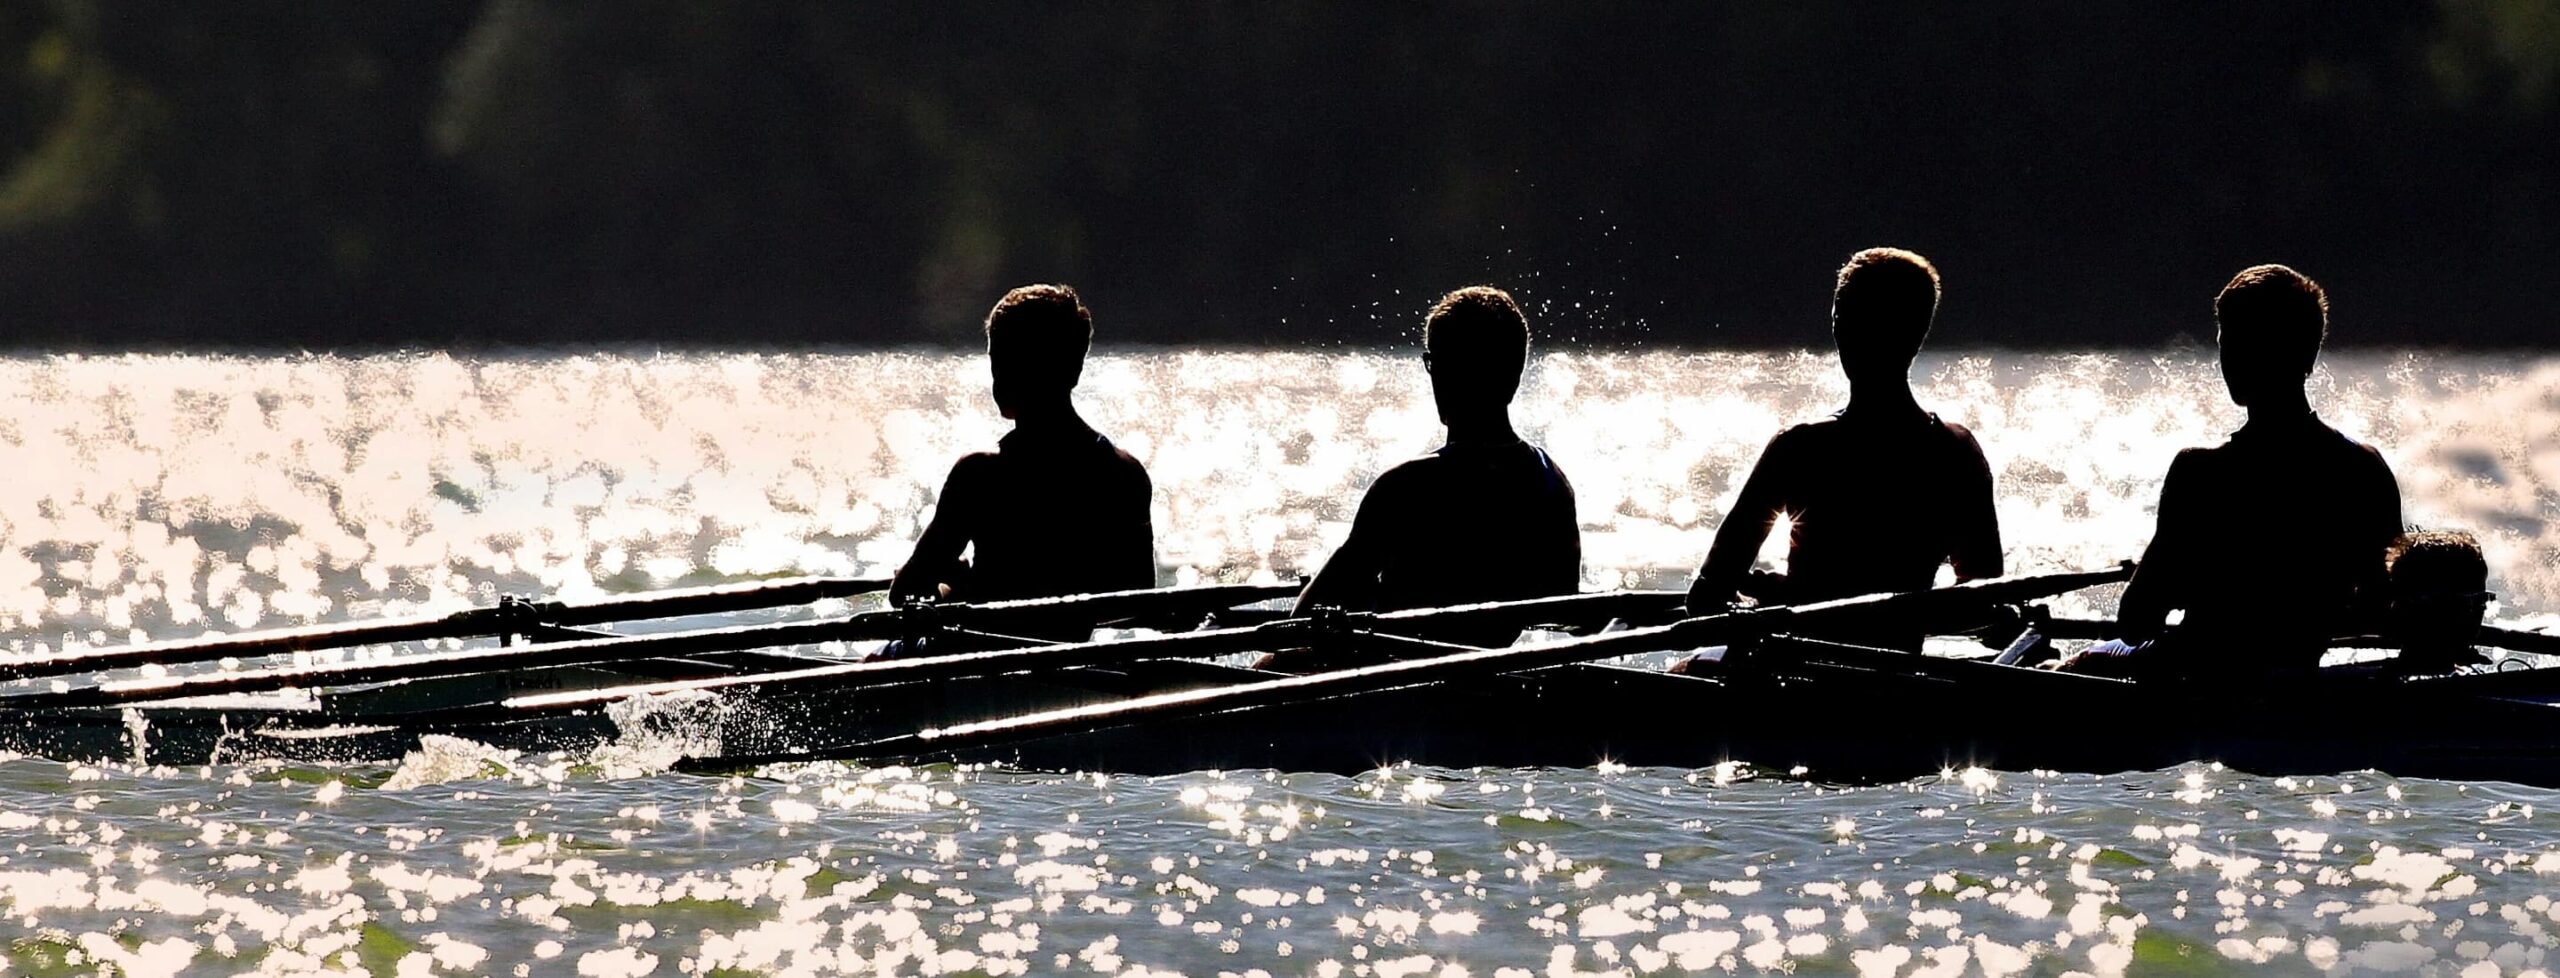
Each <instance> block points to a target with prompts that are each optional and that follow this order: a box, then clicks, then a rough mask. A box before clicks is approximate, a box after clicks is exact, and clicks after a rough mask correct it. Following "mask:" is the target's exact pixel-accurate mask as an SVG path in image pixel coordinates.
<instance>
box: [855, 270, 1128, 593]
mask: <svg viewBox="0 0 2560 978" xmlns="http://www.w3.org/2000/svg"><path fill="white" fill-rule="evenodd" d="M986 332H987V363H988V367H989V370H990V372H991V373H992V374H993V378H994V395H995V401H996V407H997V409H998V410H1000V411H1001V412H1002V413H1003V414H1004V416H1005V417H1006V418H1009V419H1012V420H1013V421H1014V430H1013V432H1012V433H1011V434H1008V435H1006V436H1004V438H1002V439H1000V440H998V442H997V443H996V450H995V451H992V452H976V453H972V454H970V455H967V456H964V457H962V458H961V459H960V461H959V462H958V463H957V464H955V465H953V466H952V467H951V476H950V478H949V479H948V480H947V481H946V482H945V483H944V484H943V489H942V494H941V496H940V497H939V498H938V499H936V501H935V504H934V515H933V521H932V523H931V524H930V525H928V526H926V527H925V531H924V534H923V536H921V537H919V538H918V539H917V541H916V547H915V553H914V555H913V556H912V557H911V558H910V559H909V560H908V562H907V564H906V566H905V567H902V568H900V569H899V571H898V576H897V580H896V582H895V583H894V584H893V585H892V587H891V589H890V596H891V598H892V599H893V600H896V601H899V602H901V603H905V602H912V601H915V600H917V599H920V598H926V597H947V598H951V599H957V600H966V601H972V602H984V601H1003V600H1012V599H1018V598H1040V597H1054V596H1059V595H1067V594H1085V593H1093V592H1101V591H1127V590H1137V589H1141V588H1150V587H1154V586H1155V584H1156V561H1155V532H1154V525H1153V517H1152V515H1151V514H1152V507H1153V498H1152V497H1153V495H1154V488H1153V486H1152V485H1151V484H1150V482H1149V481H1148V479H1147V472H1146V469H1145V468H1144V467H1143V466H1141V465H1139V464H1138V460H1137V459H1135V458H1132V457H1130V455H1129V453H1127V452H1125V451H1121V450H1120V449H1119V448H1117V447H1115V446H1113V445H1112V444H1111V440H1110V439H1109V438H1106V437H1104V436H1103V435H1102V434H1101V433H1099V432H1097V431H1095V430H1093V428H1092V426H1090V425H1088V424H1086V423H1085V421H1084V418H1083V417H1082V416H1080V415H1078V414H1077V413H1076V409H1075V404H1074V401H1073V393H1074V390H1075V385H1076V380H1077V378H1078V377H1080V376H1081V375H1082V373H1083V370H1084V358H1085V354H1086V352H1087V350H1088V349H1090V347H1091V345H1092V342H1093V316H1092V313H1091V312H1090V311H1088V310H1087V309H1086V308H1085V306H1084V302H1083V300H1082V299H1081V298H1080V297H1078V296H1077V295H1076V292H1075V290H1074V289H1072V288H1069V287H1067V286H1063V285H1028V286H1024V287H1022V288H1018V289H1015V290H1013V291H1011V292H1008V293H1006V294H1005V297H1004V298H1003V299H1002V300H999V301H998V302H997V303H996V305H995V308H994V309H993V310H991V311H989V312H988V313H987V322H986ZM964 552H965V559H964Z"/></svg>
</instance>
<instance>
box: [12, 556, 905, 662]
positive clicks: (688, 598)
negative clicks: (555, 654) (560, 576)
mask: <svg viewBox="0 0 2560 978" xmlns="http://www.w3.org/2000/svg"><path fill="white" fill-rule="evenodd" d="M888 586H889V582H887V581H884V580H874V579H868V578H835V577H827V578H794V579H790V580H780V581H759V582H755V583H748V584H717V585H712V586H709V587H700V588H682V589H677V590H671V591H652V592H645V593H639V594H627V595H614V596H611V597H605V598H597V599H594V600H590V601H579V602H560V603H549V604H529V605H528V604H516V605H497V606H494V607H486V608H471V609H467V610H463V611H457V612H452V613H449V614H442V615H418V616H410V617H403V618H387V619H376V620H372V621H350V622H337V623H332V624H327V625H306V626H301V627H296V628H278V629H271V630H266V631H260V632H254V633H251V634H247V635H222V636H216V637H212V638H192V639H178V640H173V641H167V642H151V643H147V644H143V645H129V646H123V647H119V648H106V649H80V650H75V651H64V652H59V653H54V654H51V655H43V656H29V657H24V658H12V659H6V660H0V679H29V678H42V677H46V676H68V675H79V674H82V673H91V672H107V671H110V670H115V669H130V668H135V667H138V666H146V665H164V666H169V665H184V664H188V663H195V662H212V661H215V660H217V659H248V658H255V657H258V656H267V655H288V654H291V653H295V652H309V651H315V650H319V649H337V648H349V647H353V646H360V645H390V644H394V643H399V642H421V641H428V640H433V639H445V638H467V637H473V636H479V635H493V634H497V633H499V632H502V631H506V630H507V629H509V628H510V627H513V626H515V625H517V624H519V623H526V624H530V623H537V622H538V623H543V624H552V625H565V626H570V627H576V626H580V625H595V624H602V623H605V622H613V621H631V620H635V619H641V618H679V617H686V616H691V615H711V614H722V613H727V612H735V611H746V610H751V609H755V608H772V607H779V606H782V605H791V604H807V603H810V602H815V601H819V600H824V599H827V598H844V597H852V596H855V595H860V594H869V593H872V592H875V591H881V590H885V589H887V588H888Z"/></svg>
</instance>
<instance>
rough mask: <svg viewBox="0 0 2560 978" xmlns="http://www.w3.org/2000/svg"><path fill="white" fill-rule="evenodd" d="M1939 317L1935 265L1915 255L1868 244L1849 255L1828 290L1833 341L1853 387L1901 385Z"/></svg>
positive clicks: (1908, 374) (1936, 270)
mask: <svg viewBox="0 0 2560 978" xmlns="http://www.w3.org/2000/svg"><path fill="white" fill-rule="evenodd" d="M1937 318H1938V269H1937V266H1935V265H1931V264H1929V260H1928V259H1926V258H1922V257H1920V256H1919V255H1918V254H1917V253H1914V252H1910V251H1905V250H1903V249H1900V248H1869V249H1867V250H1865V251H1861V252H1859V253H1857V254H1854V255H1851V256H1849V263H1848V264H1846V265H1842V266H1840V277H1839V280H1838V282H1837V283H1836V284H1834V285H1833V286H1832V289H1831V339H1832V342H1833V343H1836V344H1838V345H1839V347H1840V370H1841V372H1842V373H1846V374H1848V375H1849V384H1850V386H1852V387H1862V386H1866V385H1868V384H1871V383H1877V382H1884V383H1894V384H1900V383H1904V382H1906V381H1907V380H1909V378H1910V376H1911V361H1912V358H1914V357H1917V356H1919V355H1920V344H1921V342H1922V341H1924V340H1926V339H1928V338H1929V324H1930V323H1932V322H1935V321H1936V320H1937Z"/></svg>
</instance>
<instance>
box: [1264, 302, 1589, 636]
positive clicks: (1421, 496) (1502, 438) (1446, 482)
mask: <svg viewBox="0 0 2560 978" xmlns="http://www.w3.org/2000/svg"><path fill="white" fill-rule="evenodd" d="M1528 345H1529V326H1528V319H1527V317H1526V316H1525V315H1523V314H1522V313H1521V311H1520V307H1519V304H1518V303H1516V302H1514V301H1513V300H1512V298H1511V296H1510V295H1508V294H1506V293H1504V292H1503V291H1502V290H1500V289H1494V288H1489V287H1483V286H1476V287H1471V288H1465V289H1460V290H1458V291H1456V292H1452V293H1449V294H1448V295H1446V296H1443V297H1441V299H1440V301H1439V302H1438V303H1437V304H1435V305H1434V306H1433V307H1432V309H1431V312H1430V314H1429V315H1428V317H1427V318H1426V319H1425V320H1424V324H1423V362H1424V365H1425V367H1426V369H1428V371H1429V372H1430V375H1431V392H1432V400H1433V403H1434V404H1435V406H1437V407H1438V409H1439V412H1440V419H1441V421H1442V423H1443V424H1445V425H1447V426H1448V429H1449V440H1448V443H1447V444H1445V445H1443V446H1441V447H1440V448H1438V449H1436V450H1434V451H1432V452H1431V453H1430V454H1428V455H1424V456H1422V457H1420V458H1416V459H1413V460H1411V461H1408V462H1404V463H1402V464H1400V465H1397V466H1396V467H1394V468H1392V469H1389V470H1387V471H1386V472H1385V473H1384V474H1382V475H1380V476H1379V477H1378V479H1377V481H1376V482H1375V483H1374V484H1372V485H1371V486H1370V487H1369V491H1368V494H1367V495H1366V496H1364V497H1362V498H1361V500H1360V509H1359V512H1358V513H1357V514H1356V515H1355V516H1354V517H1353V518H1352V523H1351V534H1350V536H1349V537H1348V538H1346V539H1345V540H1344V541H1343V543H1342V546H1341V548H1339V549H1337V550H1336V551H1334V554H1333V556H1332V557H1331V558H1330V559H1328V560H1327V561H1326V562H1325V565H1324V569H1323V570H1321V571H1319V572H1318V573H1317V574H1316V577H1315V579H1314V580H1313V581H1310V582H1309V583H1308V585H1307V590H1306V592H1305V593H1304V594H1302V595H1300V596H1299V599H1298V609H1299V612H1300V613H1305V612H1307V611H1310V610H1312V609H1314V608H1316V607H1319V606H1323V607H1334V608H1340V609H1344V610H1350V611H1394V610H1400V609H1405V608H1426V607H1441V606H1446V605H1453V604H1472V603H1476V602H1483V601H1509V600H1518V599H1524V598H1537V597H1547V596H1550V595H1559V594H1571V593H1573V592H1574V591H1575V590H1577V589H1578V588H1580V586H1581V582H1582V537H1581V525H1580V521H1579V519H1578V518H1577V516H1576V515H1575V513H1574V500H1573V485H1572V484H1571V483H1570V482H1568V481H1566V479H1565V476H1564V472H1563V470H1562V469H1560V468H1558V467H1557V466H1556V463H1555V460H1554V459H1552V458H1550V457H1548V455H1547V453H1546V452H1545V451H1544V450H1542V449H1540V448H1538V447H1537V446H1535V445H1531V444H1529V443H1527V442H1525V441H1522V440H1521V439H1520V437H1519V435H1518V434H1516V433H1515V432H1514V431H1513V430H1512V427H1511V418H1510V406H1511V399H1512V397H1513V395H1514V394H1516V393H1517V392H1518V390H1519V386H1520V375H1521V371H1522V370H1523V369H1524V368H1525V367H1526V365H1527V359H1528ZM1486 637H1487V638H1492V639H1508V638H1509V636H1508V635H1502V636H1486Z"/></svg>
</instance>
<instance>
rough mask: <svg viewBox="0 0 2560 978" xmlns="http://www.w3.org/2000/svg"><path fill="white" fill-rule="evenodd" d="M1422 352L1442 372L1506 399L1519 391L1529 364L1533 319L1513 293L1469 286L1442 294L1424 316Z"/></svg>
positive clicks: (1439, 375) (1447, 379) (1443, 375)
mask: <svg viewBox="0 0 2560 978" xmlns="http://www.w3.org/2000/svg"><path fill="white" fill-rule="evenodd" d="M1422 351H1423V355H1425V356H1427V357H1429V358H1430V359H1431V362H1432V364H1433V367H1434V369H1435V370H1436V371H1439V373H1437V374H1436V377H1437V378H1440V380H1439V381H1438V382H1450V381H1454V382H1457V383H1460V384H1463V385H1465V386H1467V387H1469V388H1473V389H1474V390H1477V391H1481V392H1483V393H1485V394H1487V395H1491V394H1493V393H1495V392H1497V391H1498V392H1500V394H1501V395H1502V399H1503V400H1506V401H1508V400H1510V399H1511V395H1512V394H1514V393H1517V392H1518V391H1519V389H1520V371H1522V370H1523V369H1526V368H1527V367H1528V365H1529V317H1528V315H1527V314H1525V313H1522V312H1521V311H1520V303H1518V302H1516V301H1513V300H1512V298H1511V293H1508V292H1504V291H1502V290H1501V289H1497V288H1494V287H1493V286H1490V285H1470V286H1467V287H1466V288H1463V289H1459V290H1457V291H1455V292H1451V293H1449V294H1448V295H1444V296H1441V297H1440V301H1438V302H1435V303H1432V304H1431V311H1430V312H1429V313H1427V314H1425V315H1424V316H1423V317H1422Z"/></svg>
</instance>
